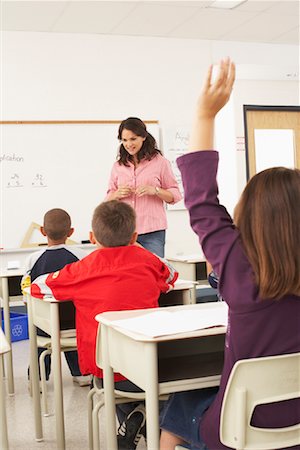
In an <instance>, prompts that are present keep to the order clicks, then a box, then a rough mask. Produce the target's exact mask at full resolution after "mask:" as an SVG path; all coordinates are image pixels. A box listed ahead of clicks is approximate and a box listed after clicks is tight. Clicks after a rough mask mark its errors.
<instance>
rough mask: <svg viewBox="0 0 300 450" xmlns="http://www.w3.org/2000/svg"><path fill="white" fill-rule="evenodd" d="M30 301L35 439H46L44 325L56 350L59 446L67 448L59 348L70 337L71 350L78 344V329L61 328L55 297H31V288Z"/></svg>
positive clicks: (55, 374) (55, 368)
mask: <svg viewBox="0 0 300 450" xmlns="http://www.w3.org/2000/svg"><path fill="white" fill-rule="evenodd" d="M24 291H25V295H26V297H27V304H28V329H29V342H30V371H31V378H32V386H33V410H34V420H35V439H36V441H41V440H43V430H42V420H41V405H40V395H39V367H38V358H37V347H38V343H37V336H36V327H39V328H41V329H42V330H43V331H45V332H46V333H47V334H49V335H50V336H51V338H49V339H51V343H52V344H51V345H53V348H52V354H53V359H54V361H53V363H54V364H53V379H54V404H55V421H56V439H57V445H58V448H60V449H61V450H63V449H65V428H64V410H63V391H62V377H61V361H60V354H59V350H61V344H63V345H65V343H66V342H67V341H64V339H65V338H66V339H68V342H69V344H68V350H69V349H71V348H74V343H75V340H74V339H76V330H75V329H68V330H61V329H60V323H59V303H58V302H57V301H56V300H55V299H54V298H53V297H49V298H45V299H44V300H41V299H38V298H34V297H31V295H30V292H29V289H27V288H26V289H25V290H24ZM70 338H72V340H71V341H70V340H69V339H70Z"/></svg>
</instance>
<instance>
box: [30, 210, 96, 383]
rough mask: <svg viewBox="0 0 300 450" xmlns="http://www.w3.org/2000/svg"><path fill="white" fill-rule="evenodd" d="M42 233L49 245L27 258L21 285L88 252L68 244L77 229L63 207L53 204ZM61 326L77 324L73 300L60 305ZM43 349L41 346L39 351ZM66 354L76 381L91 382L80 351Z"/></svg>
mask: <svg viewBox="0 0 300 450" xmlns="http://www.w3.org/2000/svg"><path fill="white" fill-rule="evenodd" d="M40 230H41V233H42V234H43V235H44V236H46V237H47V242H48V247H47V248H44V249H43V250H41V251H39V252H35V253H33V254H32V255H30V257H29V258H28V259H27V261H26V265H25V270H26V274H25V275H24V277H23V279H22V287H25V286H26V285H27V284H30V283H33V282H34V281H35V279H36V278H38V277H39V276H40V275H44V274H48V273H51V272H53V271H57V270H60V269H62V268H63V267H65V266H66V265H67V264H71V263H74V262H76V261H79V260H80V259H81V258H83V257H84V256H85V253H84V252H83V251H82V250H81V249H78V248H76V247H71V246H69V247H68V246H67V245H66V244H65V242H66V240H67V238H68V237H70V236H71V235H72V233H73V231H74V229H73V228H72V227H71V218H70V216H69V214H68V213H67V212H66V211H64V210H63V209H60V208H54V209H51V210H49V211H47V212H46V214H45V215H44V221H43V226H42V227H41V229H40ZM59 319H60V328H61V329H62V330H64V329H71V328H75V308H74V305H73V303H71V302H67V303H64V304H60V305H59ZM37 334H38V335H39V336H44V337H47V336H48V334H46V333H45V332H44V331H42V330H40V329H39V328H38V329H37ZM43 351H44V349H43V348H39V349H38V355H40V354H41V353H42V352H43ZM65 358H66V361H67V364H68V366H69V369H70V372H71V374H72V376H73V381H74V382H76V383H79V384H80V385H81V386H85V385H87V384H89V381H90V380H89V377H82V376H81V372H80V369H79V365H78V355H77V351H75V350H74V351H69V352H65ZM45 369H46V379H47V380H48V378H49V376H50V371H51V357H50V355H47V356H46V358H45Z"/></svg>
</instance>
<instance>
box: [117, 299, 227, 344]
mask: <svg viewBox="0 0 300 450" xmlns="http://www.w3.org/2000/svg"><path fill="white" fill-rule="evenodd" d="M227 315H228V309H227V305H226V304H225V303H224V307H222V308H210V309H209V310H205V311H203V310H202V311H201V310H198V311H195V310H194V309H192V310H187V311H182V310H177V311H174V312H170V311H162V310H161V309H159V310H157V311H155V312H152V313H149V314H143V315H141V316H138V317H132V318H130V319H121V320H115V321H114V326H117V327H120V328H123V329H126V330H128V331H132V332H134V333H139V334H143V335H144V336H148V337H158V336H166V335H169V334H178V333H186V332H189V331H195V330H201V329H204V328H210V327H214V326H222V325H223V326H226V325H227Z"/></svg>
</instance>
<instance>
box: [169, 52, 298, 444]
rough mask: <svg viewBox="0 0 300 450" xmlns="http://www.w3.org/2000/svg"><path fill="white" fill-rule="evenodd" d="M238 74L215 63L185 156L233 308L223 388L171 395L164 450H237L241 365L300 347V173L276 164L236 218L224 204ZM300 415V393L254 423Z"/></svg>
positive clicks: (211, 255) (189, 191) (290, 421)
mask: <svg viewBox="0 0 300 450" xmlns="http://www.w3.org/2000/svg"><path fill="white" fill-rule="evenodd" d="M234 73H235V67H234V64H233V63H231V62H230V60H229V59H227V60H225V61H221V64H220V68H219V73H218V76H217V78H216V80H215V81H214V82H213V81H212V67H211V68H210V69H209V72H208V75H207V78H206V81H205V83H204V86H203V89H202V92H201V95H200V98H199V101H198V106H197V114H196V118H195V125H194V129H193V132H192V135H191V141H190V145H189V151H190V152H191V153H190V154H188V155H184V156H181V157H180V158H178V159H177V163H178V167H179V169H180V171H181V174H182V180H183V186H184V193H185V204H186V206H187V208H188V210H189V213H190V221H191V226H192V228H193V230H194V231H195V232H196V234H197V235H198V236H199V240H200V243H201V247H202V249H203V252H204V254H205V257H206V259H207V260H208V261H210V263H211V264H212V266H213V268H214V270H215V271H216V273H217V274H218V275H219V283H218V289H219V291H220V294H221V296H222V298H224V300H225V301H226V303H227V304H228V307H229V310H228V311H229V312H228V328H227V334H226V342H225V348H224V356H225V358H224V367H223V372H222V376H221V382H220V387H219V388H208V389H202V390H198V391H197V390H196V391H191V392H183V393H178V394H174V395H173V396H172V397H171V398H170V399H169V400H168V402H167V405H166V407H165V409H164V412H163V414H162V416H161V428H162V433H161V444H160V449H161V450H174V448H175V446H176V445H178V444H184V443H188V444H189V448H191V449H192V450H195V449H201V450H206V449H210V450H225V449H226V450H228V447H225V446H224V445H223V444H222V443H221V441H220V437H219V428H220V412H221V406H222V400H223V395H224V391H225V388H226V384H227V380H228V377H229V375H230V372H231V370H232V368H233V366H234V364H235V363H236V362H237V361H238V360H240V359H246V358H257V357H264V356H272V355H280V354H288V353H297V352H299V351H300V333H299V323H300V270H299V269H300V252H299V248H300V208H299V205H300V171H299V170H298V169H294V170H293V169H287V168H285V167H275V168H271V169H267V170H264V171H262V172H260V173H258V174H256V175H255V176H254V177H253V178H252V179H251V180H250V181H249V182H248V184H247V186H246V187H245V189H244V192H243V194H242V196H241V199H240V201H239V203H238V205H237V207H236V209H235V214H234V222H233V220H232V218H231V217H230V215H229V214H228V212H227V211H226V209H225V208H224V207H223V206H221V205H220V204H219V201H218V185H217V181H216V175H217V168H218V153H217V152H216V151H214V150H212V149H213V130H214V118H215V116H216V114H217V113H218V111H219V110H220V109H221V108H222V107H223V106H224V105H225V104H226V103H227V101H228V100H229V97H230V94H231V90H232V86H233V82H234ZM201 150H202V151H201ZM282 151H283V152H284V149H282ZM270 382H272V380H270ZM299 420H300V399H297V400H295V401H294V400H291V401H287V402H274V403H271V404H267V405H262V406H259V407H258V408H256V409H255V411H254V414H253V416H252V423H253V425H254V426H258V427H263V428H265V427H266V428H268V427H276V428H280V427H285V426H289V425H294V424H296V423H299ZM294 448H295V447H294ZM296 448H297V449H299V446H297V447H296Z"/></svg>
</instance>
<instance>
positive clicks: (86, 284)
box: [31, 245, 178, 381]
mask: <svg viewBox="0 0 300 450" xmlns="http://www.w3.org/2000/svg"><path fill="white" fill-rule="evenodd" d="M177 276H178V274H177V272H175V271H174V270H172V268H171V267H169V266H167V265H166V264H165V263H164V262H163V261H161V260H160V259H159V258H158V257H157V256H155V255H154V254H153V253H150V252H149V251H148V250H145V249H143V248H140V247H137V246H134V245H132V246H126V247H114V248H103V249H98V250H95V251H94V252H93V253H91V254H90V255H88V256H86V257H85V258H83V259H82V260H81V261H78V262H75V263H72V264H68V265H67V266H65V267H64V268H63V269H61V270H60V271H58V272H54V273H51V274H47V275H42V276H40V277H38V278H36V279H35V280H34V283H33V284H32V286H31V294H32V296H34V297H38V298H43V297H44V296H45V295H53V297H55V298H56V299H57V300H60V301H64V300H72V301H73V303H74V305H75V308H76V330H77V347H78V357H79V366H80V370H81V373H82V374H83V375H85V374H90V373H91V374H93V375H96V376H97V377H100V378H101V377H102V370H101V369H99V368H98V367H97V366H96V361H95V351H96V336H97V328H98V322H97V321H96V320H95V316H96V315H97V314H100V313H102V312H105V311H119V310H126V309H143V308H154V307H157V306H158V298H159V295H160V293H161V292H167V291H168V290H169V289H170V288H172V287H173V286H174V283H175V281H176V279H177ZM122 379H124V377H123V376H121V375H119V374H116V376H115V380H116V381H119V380H122Z"/></svg>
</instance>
